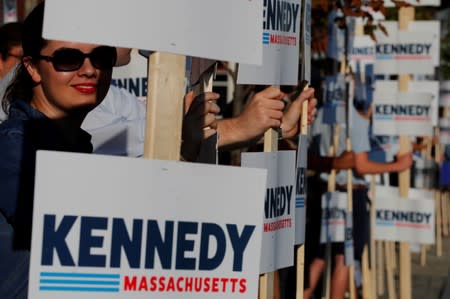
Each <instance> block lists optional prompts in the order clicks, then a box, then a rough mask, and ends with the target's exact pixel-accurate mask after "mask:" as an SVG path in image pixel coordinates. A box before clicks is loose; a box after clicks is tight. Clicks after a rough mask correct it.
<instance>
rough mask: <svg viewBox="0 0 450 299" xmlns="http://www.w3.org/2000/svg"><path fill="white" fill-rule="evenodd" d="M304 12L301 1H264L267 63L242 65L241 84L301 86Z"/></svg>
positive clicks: (239, 78) (239, 79)
mask: <svg viewBox="0 0 450 299" xmlns="http://www.w3.org/2000/svg"><path fill="white" fill-rule="evenodd" d="M303 1H310V0H303ZM300 12H301V1H300V0H264V12H263V20H262V21H261V23H259V24H260V26H261V25H262V30H263V31H262V44H263V63H262V65H261V66H255V65H248V64H242V63H241V64H239V71H238V79H237V82H238V83H239V84H263V85H297V84H298V82H297V81H298V57H299V55H298V54H299V46H300ZM254 21H255V22H256V21H258V20H254ZM233 22H234V21H233Z"/></svg>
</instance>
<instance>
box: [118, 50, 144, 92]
mask: <svg viewBox="0 0 450 299" xmlns="http://www.w3.org/2000/svg"><path fill="white" fill-rule="evenodd" d="M130 56H131V60H130V63H128V64H127V65H124V66H121V67H115V68H113V74H112V81H111V84H112V85H115V86H118V87H121V88H125V89H126V90H128V91H129V92H130V93H132V94H134V95H135V96H136V97H137V98H138V99H139V100H140V101H146V100H147V91H148V88H147V66H148V62H147V59H146V58H145V57H143V56H142V55H140V54H139V53H138V51H137V50H136V49H135V50H133V51H131V55H130Z"/></svg>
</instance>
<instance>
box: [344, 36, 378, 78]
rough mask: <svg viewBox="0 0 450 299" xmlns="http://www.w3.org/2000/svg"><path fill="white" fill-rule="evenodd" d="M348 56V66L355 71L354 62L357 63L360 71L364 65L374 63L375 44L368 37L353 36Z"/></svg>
mask: <svg viewBox="0 0 450 299" xmlns="http://www.w3.org/2000/svg"><path fill="white" fill-rule="evenodd" d="M349 55H350V57H349V60H350V66H351V67H352V69H353V70H356V62H359V63H360V65H361V69H364V68H365V65H366V64H373V63H374V62H375V42H374V41H373V40H372V39H371V38H370V36H368V35H361V36H359V35H358V36H355V37H354V38H353V46H352V47H351V49H350V53H349Z"/></svg>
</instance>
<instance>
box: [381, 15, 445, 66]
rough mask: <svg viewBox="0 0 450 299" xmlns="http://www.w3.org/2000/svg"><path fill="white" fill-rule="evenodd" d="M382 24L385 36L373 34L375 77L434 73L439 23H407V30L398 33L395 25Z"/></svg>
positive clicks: (390, 23)
mask: <svg viewBox="0 0 450 299" xmlns="http://www.w3.org/2000/svg"><path fill="white" fill-rule="evenodd" d="M383 25H384V26H385V27H386V30H387V32H388V35H385V34H384V33H383V32H382V31H381V30H377V31H375V36H376V38H377V41H378V42H377V45H376V61H375V73H376V74H410V73H411V74H434V67H436V66H438V65H439V43H440V27H439V22H437V21H416V22H411V24H410V25H409V28H408V31H399V29H398V23H397V22H392V21H390V22H383Z"/></svg>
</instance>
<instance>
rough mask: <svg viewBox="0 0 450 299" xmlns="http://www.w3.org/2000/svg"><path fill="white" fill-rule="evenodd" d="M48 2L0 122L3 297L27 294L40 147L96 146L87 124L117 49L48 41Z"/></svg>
mask: <svg viewBox="0 0 450 299" xmlns="http://www.w3.org/2000/svg"><path fill="white" fill-rule="evenodd" d="M43 13H44V4H43V3H41V4H39V5H38V6H37V7H36V8H35V9H34V10H33V11H32V12H31V13H30V15H29V16H28V17H27V18H26V19H25V21H24V25H23V41H22V47H23V54H24V55H23V58H22V61H21V63H20V64H19V66H18V68H17V74H16V76H15V78H14V79H13V81H12V82H11V84H10V85H9V87H8V88H7V90H6V94H5V97H4V101H3V103H2V104H3V106H7V107H8V108H9V118H8V120H6V121H5V122H3V123H2V124H1V125H0V149H1V151H2V154H1V155H0V189H1V190H2V196H1V200H0V298H5V299H6V298H26V296H27V285H28V266H29V256H30V252H29V248H30V240H31V219H32V210H33V193H34V187H33V186H34V176H35V157H36V151H37V150H55V151H69V152H91V151H92V145H91V143H90V135H89V134H88V133H86V132H85V131H83V130H82V129H80V126H81V123H82V121H83V119H84V117H85V116H86V114H87V113H88V112H89V111H90V110H92V109H93V108H94V107H95V106H97V105H98V104H99V103H100V102H101V101H102V100H103V98H104V97H105V95H106V93H107V91H108V88H109V85H110V82H111V74H112V67H113V66H114V64H115V62H116V49H115V48H113V47H107V46H99V45H93V44H85V43H74V42H64V41H56V40H44V39H43V38H42V37H41V33H42V22H43Z"/></svg>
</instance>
